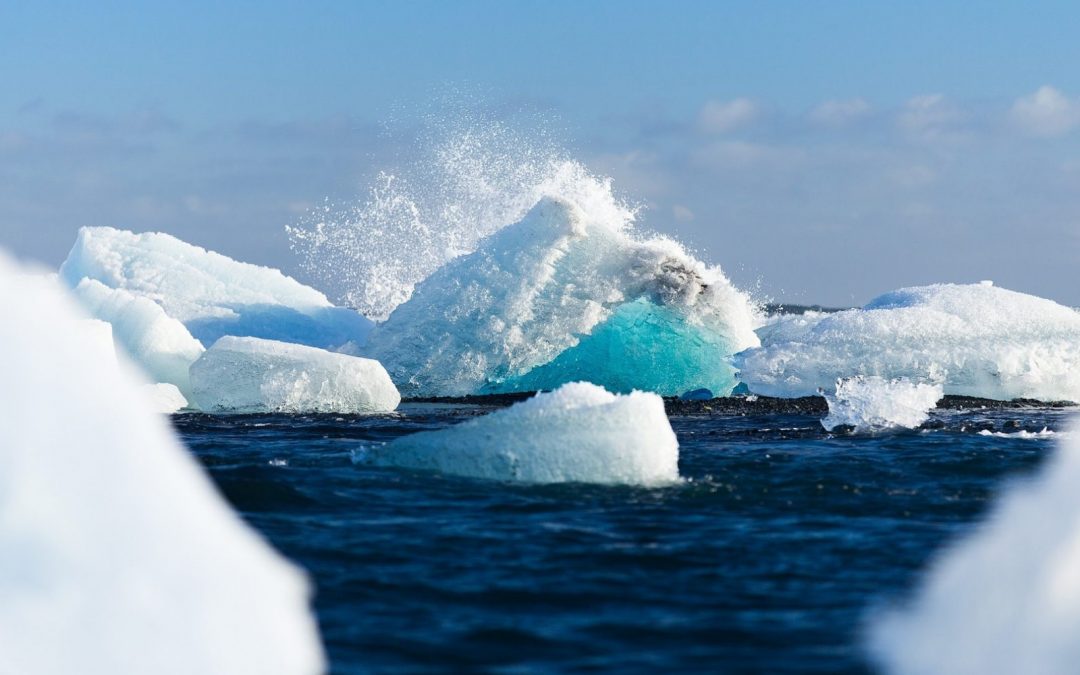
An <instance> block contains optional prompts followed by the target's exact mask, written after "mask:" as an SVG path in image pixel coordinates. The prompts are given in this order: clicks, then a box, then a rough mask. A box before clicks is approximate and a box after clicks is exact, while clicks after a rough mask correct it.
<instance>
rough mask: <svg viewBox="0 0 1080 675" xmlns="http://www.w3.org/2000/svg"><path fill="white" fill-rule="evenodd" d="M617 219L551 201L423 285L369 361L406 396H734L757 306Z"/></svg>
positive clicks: (376, 338) (375, 340) (386, 326)
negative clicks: (577, 386)
mask: <svg viewBox="0 0 1080 675" xmlns="http://www.w3.org/2000/svg"><path fill="white" fill-rule="evenodd" d="M609 198H610V197H609ZM619 213H621V212H620V211H618V210H612V209H600V208H594V209H592V210H586V209H583V208H581V207H580V206H579V205H577V204H575V203H572V202H570V201H567V200H564V199H556V198H551V197H545V198H544V199H541V200H540V202H539V203H538V204H537V205H536V206H535V207H533V209H532V210H531V211H529V213H528V214H527V215H526V216H525V218H523V219H522V220H521V221H519V222H517V223H515V224H513V225H510V226H507V227H505V228H503V229H502V230H500V231H498V232H496V233H495V234H493V235H491V236H490V237H488V238H487V239H485V240H483V241H482V242H480V246H479V248H478V250H476V251H475V252H473V253H471V254H470V255H467V256H463V257H460V258H457V259H455V260H452V261H450V262H449V263H447V264H445V265H444V266H442V267H441V268H439V269H438V270H437V271H436V272H435V273H434V274H432V275H431V276H430V277H428V278H427V279H426V280H424V281H423V282H421V283H420V284H419V285H418V286H417V287H416V289H415V291H414V292H413V294H412V297H411V298H410V299H409V300H408V302H405V303H404V304H402V305H400V306H398V307H397V309H395V310H394V312H393V313H392V314H391V315H390V317H389V319H387V321H386V322H384V323H382V324H380V325H379V326H378V327H377V328H376V329H375V331H374V332H373V333H372V335H371V338H370V342H369V345H368V348H367V350H366V352H365V353H366V354H368V355H370V356H372V357H374V358H377V359H379V361H381V362H382V363H383V364H384V365H385V366H386V368H387V370H388V371H389V372H390V374H391V377H393V379H394V381H395V382H396V383H397V384H398V386H399V387H400V388H401V389H402V391H403V392H405V393H406V394H408V395H463V394H475V393H495V392H508V391H531V390H537V389H553V388H555V387H557V386H559V385H562V384H565V383H566V382H571V381H575V380H588V381H590V382H595V383H597V384H600V385H603V386H605V387H607V388H609V389H612V390H614V391H621V392H624V391H631V390H633V389H642V390H647V391H654V392H658V393H661V394H671V395H678V394H681V393H682V392H685V391H687V390H690V389H697V388H708V389H710V390H712V391H714V392H717V393H719V394H721V395H723V394H726V393H727V392H730V391H731V389H732V387H733V386H734V385H735V377H734V370H733V368H732V366H731V365H730V363H729V361H728V357H729V356H730V355H731V354H733V353H735V352H737V351H740V350H742V349H745V348H747V347H751V346H754V345H756V344H757V337H756V335H755V334H754V331H753V328H754V325H755V321H756V314H755V310H754V308H753V306H752V304H751V302H750V301H749V300H748V298H747V297H746V296H745V295H744V294H743V293H741V292H739V291H738V290H736V289H735V288H734V287H733V286H732V285H731V284H730V283H729V282H728V280H727V279H726V278H725V277H724V276H723V274H722V273H721V271H720V270H719V268H716V267H707V266H706V265H704V264H703V263H701V262H699V261H698V260H696V259H694V258H693V257H691V256H690V255H689V254H687V253H686V252H685V251H684V250H683V249H682V247H680V246H679V245H678V244H676V243H675V242H672V241H669V240H664V239H652V240H648V241H641V240H637V239H635V238H633V237H632V236H630V233H629V231H628V228H629V222H628V220H626V219H624V218H623V217H621V216H620V217H616V216H617V214H619ZM594 214H598V215H594ZM612 214H616V215H612ZM601 216H602V217H601ZM626 217H628V216H626Z"/></svg>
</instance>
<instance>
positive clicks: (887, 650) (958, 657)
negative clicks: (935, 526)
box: [868, 432, 1080, 675]
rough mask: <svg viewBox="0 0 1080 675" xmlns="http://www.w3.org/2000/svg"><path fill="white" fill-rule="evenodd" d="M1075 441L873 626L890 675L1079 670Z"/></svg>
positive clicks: (1050, 674)
mask: <svg viewBox="0 0 1080 675" xmlns="http://www.w3.org/2000/svg"><path fill="white" fill-rule="evenodd" d="M1077 485H1080V436H1076V434H1075V432H1072V433H1070V434H1068V435H1065V442H1064V443H1063V444H1062V445H1061V446H1060V447H1059V448H1058V450H1057V452H1056V453H1055V454H1054V455H1053V456H1052V457H1051V458H1050V459H1048V460H1047V463H1046V465H1044V467H1043V468H1042V469H1041V470H1040V472H1039V474H1038V475H1037V476H1036V477H1035V478H1034V479H1029V480H1027V481H1023V482H1020V483H1017V484H1015V485H1013V486H1012V487H1011V488H1010V489H1009V490H1007V491H1006V493H1005V495H1004V497H1002V499H1001V500H1000V501H999V503H998V504H997V505H996V506H995V507H994V509H993V511H992V512H991V514H990V515H989V517H988V518H987V519H986V521H985V522H983V523H982V524H981V525H979V526H978V527H977V528H976V529H975V531H974V532H973V533H972V534H970V535H968V536H966V537H965V538H964V539H962V540H961V541H960V542H959V543H958V544H956V545H954V546H953V547H951V548H949V549H947V550H946V551H945V552H944V554H943V555H941V556H939V558H938V559H937V561H936V562H935V563H933V564H932V565H931V566H930V568H929V570H928V571H927V574H926V576H925V578H924V580H923V581H922V583H921V586H920V588H919V589H918V590H917V591H916V593H915V595H914V598H913V599H912V600H911V601H910V602H909V603H908V604H906V605H904V606H901V607H896V608H893V609H890V610H888V611H884V612H880V613H878V614H877V615H875V616H873V617H871V618H872V620H871V623H870V630H869V634H868V637H869V640H868V647H869V650H870V652H871V655H872V656H873V657H874V658H875V659H876V660H877V662H878V664H879V665H880V666H881V667H882V670H883V671H884V672H886V673H892V674H894V675H907V674H911V675H919V674H922V673H935V674H937V673H940V674H941V675H999V674H1000V675H1011V674H1012V673H1039V674H1040V675H1068V674H1071V673H1075V672H1076V669H1077V664H1078V663H1080V640H1078V639H1077V635H1080V491H1078V490H1077V489H1076V486H1077Z"/></svg>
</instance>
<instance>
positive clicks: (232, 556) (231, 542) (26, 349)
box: [0, 255, 325, 675]
mask: <svg viewBox="0 0 1080 675" xmlns="http://www.w3.org/2000/svg"><path fill="white" fill-rule="evenodd" d="M0 315H3V317H4V320H3V321H0V372H2V373H3V377H4V385H5V386H4V389H3V393H2V394H0V466H3V471H0V495H2V502H3V505H2V507H0V597H2V598H3V602H0V672H3V673H35V674H37V675H52V674H56V675H66V674H68V673H90V674H96V673H164V674H171V673H176V674H178V675H179V674H181V673H184V674H187V673H207V674H222V675H225V674H232V673H268V674H282V675H285V674H289V675H292V674H295V675H300V674H314V673H319V672H322V671H323V670H324V668H325V662H324V658H323V654H322V649H321V647H320V645H319V639H318V633H317V628H316V623H315V620H314V618H313V616H312V614H311V611H310V609H309V606H308V587H307V584H306V581H305V579H304V577H303V575H302V574H301V573H300V572H299V571H298V570H297V569H296V568H294V567H293V566H292V565H290V564H288V563H286V562H285V561H284V560H283V559H282V558H280V557H279V556H278V555H277V554H275V553H274V552H273V550H271V549H270V548H269V547H268V546H267V545H266V544H265V543H264V542H263V540H262V539H260V538H259V537H258V536H257V535H256V534H255V533H254V531H253V530H251V529H250V528H249V527H248V526H247V525H245V524H244V523H243V521H242V520H241V519H240V518H239V517H238V516H236V515H235V514H234V513H233V512H232V511H231V510H230V509H229V507H228V506H227V505H226V503H225V501H224V500H223V499H222V498H221V496H220V495H219V494H218V492H217V490H216V489H215V488H214V487H213V486H212V485H211V483H210V481H209V480H208V479H207V478H206V476H205V474H204V473H203V472H202V470H201V468H200V467H199V466H198V464H197V463H196V462H195V461H194V460H193V459H192V458H191V457H190V456H189V455H188V454H187V452H186V451H185V450H184V449H183V447H182V446H181V445H180V443H179V441H178V440H177V439H176V437H175V435H174V434H173V432H172V430H171V429H170V427H169V425H168V423H167V422H166V421H165V420H164V419H162V418H161V417H160V416H159V415H157V414H156V413H154V412H153V410H152V409H151V408H150V406H149V403H148V402H147V401H146V396H145V394H144V393H143V392H141V391H140V389H139V386H140V385H139V383H138V382H139V381H138V379H137V378H136V377H135V375H134V374H133V373H132V372H131V371H130V370H129V366H128V365H127V364H126V363H125V362H123V361H121V362H120V364H119V366H118V365H117V363H116V360H115V358H113V357H112V354H111V353H110V352H111V351H112V345H111V344H110V343H109V342H106V341H104V340H94V339H89V340H88V339H86V336H87V335H98V336H99V337H102V336H105V335H107V334H108V333H107V332H106V331H102V330H96V329H95V328H93V327H100V326H101V324H100V323H92V322H87V321H85V320H80V319H79V318H78V317H80V316H81V313H80V312H79V311H78V309H77V308H76V305H75V303H74V301H72V300H71V299H70V298H69V297H67V296H66V294H65V293H62V292H58V289H57V287H56V284H55V283H54V282H50V281H49V280H48V279H47V278H44V277H35V276H31V275H25V274H21V273H19V272H18V270H17V269H16V268H15V266H14V265H13V264H12V263H10V262H9V261H8V260H7V259H6V257H4V256H2V255H0ZM88 327H91V328H90V332H87V328H88ZM106 328H107V326H106Z"/></svg>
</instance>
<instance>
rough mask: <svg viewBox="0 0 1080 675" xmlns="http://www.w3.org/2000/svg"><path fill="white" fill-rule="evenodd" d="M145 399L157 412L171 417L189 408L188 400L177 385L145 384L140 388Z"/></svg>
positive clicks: (165, 383) (164, 383)
mask: <svg viewBox="0 0 1080 675" xmlns="http://www.w3.org/2000/svg"><path fill="white" fill-rule="evenodd" d="M140 390H141V391H142V392H143V395H144V397H145V398H146V400H147V401H149V403H150V407H151V408H153V409H154V411H155V412H159V413H164V414H166V415H171V414H172V413H175V412H180V411H181V410H183V409H184V408H187V407H188V400H187V398H186V397H185V396H184V395H183V394H182V393H180V390H179V389H177V388H176V385H173V384H168V383H167V382H158V383H157V384H144V385H142V387H140Z"/></svg>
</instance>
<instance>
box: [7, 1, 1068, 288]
mask: <svg viewBox="0 0 1080 675" xmlns="http://www.w3.org/2000/svg"><path fill="white" fill-rule="evenodd" d="M222 4H224V3H209V2H190V3H186V4H179V3H175V4H172V3H170V4H166V3H153V4H151V3H30V2H18V1H16V2H11V1H10V0H8V1H0V83H2V86H0V245H2V246H4V247H7V248H10V249H13V250H15V252H16V253H18V254H20V255H23V256H26V257H31V258H37V259H41V260H43V261H45V262H47V263H50V264H56V263H58V262H60V261H61V260H62V259H63V257H64V255H65V254H66V251H67V249H68V247H69V246H70V244H71V242H72V240H73V239H74V233H75V230H76V229H77V228H78V227H79V226H81V225H105V224H108V225H114V226H118V227H125V228H130V229H135V230H147V229H158V230H165V231H168V232H172V233H174V234H176V235H178V236H180V237H182V238H185V239H188V240H190V241H193V242H196V243H199V244H202V245H205V246H209V247H212V248H217V249H219V250H221V251H222V252H225V253H227V254H229V255H233V256H235V257H238V258H241V259H245V260H250V261H253V262H259V263H264V264H271V265H275V266H279V267H282V268H284V269H285V270H286V271H289V272H295V271H296V269H295V268H296V263H297V261H296V259H295V257H294V256H293V255H292V254H291V252H290V251H289V249H288V240H287V237H286V236H285V233H284V227H285V226H286V225H288V224H291V223H294V222H296V221H297V220H298V219H299V218H301V217H302V215H303V213H304V212H305V210H306V209H308V208H310V207H311V206H312V205H314V204H318V203H319V202H320V201H321V200H322V199H323V198H324V197H330V198H333V199H336V200H347V199H350V198H357V199H359V198H363V196H364V195H365V191H366V185H367V184H368V181H370V179H371V176H372V175H373V174H374V172H376V171H377V170H379V169H380V168H383V167H385V166H392V165H393V163H394V162H395V161H397V160H398V159H400V157H401V155H402V154H403V153H406V152H407V149H405V148H404V145H407V144H404V143H403V142H402V140H401V138H402V135H401V134H397V135H394V136H392V137H388V136H387V134H386V133H385V129H386V126H387V124H388V123H389V124H391V125H392V126H395V128H399V129H400V128H409V127H410V125H418V124H420V123H421V118H422V114H421V111H423V112H424V113H430V112H431V111H432V110H433V108H437V107H438V106H439V101H440V100H442V99H443V97H445V96H446V92H447V91H448V90H453V91H458V92H465V94H464V97H465V98H468V99H469V100H471V101H472V102H473V105H475V106H476V107H477V108H478V109H483V110H485V111H487V113H486V114H494V115H498V114H500V113H499V111H519V110H525V111H532V112H534V113H538V114H540V115H542V116H543V117H544V119H546V120H549V121H550V120H556V122H555V123H554V124H549V126H553V127H555V128H557V129H558V134H559V136H560V138H559V142H560V143H561V144H562V145H564V146H565V147H566V148H567V150H568V151H569V152H570V153H571V154H572V155H574V156H575V157H577V158H578V159H580V160H581V161H583V162H584V163H586V164H587V165H588V166H590V167H591V168H593V169H594V170H595V171H597V172H601V173H605V174H608V175H611V176H612V177H613V178H614V183H615V186H616V189H618V190H619V191H620V193H622V194H624V195H625V196H626V197H627V198H629V199H631V200H634V201H636V202H641V203H644V204H645V205H646V207H647V208H646V209H645V211H644V212H643V214H642V221H643V224H644V225H645V226H647V227H649V228H651V229H656V230H660V231H664V232H670V233H673V234H675V235H677V236H678V237H680V238H681V239H683V240H684V241H687V242H688V243H689V244H691V245H693V246H694V247H696V248H698V249H699V250H700V251H701V252H702V255H703V256H704V257H706V258H707V259H708V260H709V261H710V262H716V263H719V264H721V265H723V266H724V268H725V269H726V270H728V271H729V273H730V274H731V275H732V276H733V277H734V278H735V280H736V281H737V282H738V283H740V284H741V285H744V286H758V285H760V288H761V289H762V290H763V291H765V292H767V293H769V294H771V295H773V296H774V297H776V298H779V299H787V300H790V301H804V302H824V303H829V304H852V303H861V302H864V301H866V300H868V299H869V298H870V297H872V296H873V295H876V294H877V293H879V292H883V291H885V290H889V289H891V288H894V287H897V286H901V285H910V284H916V283H927V282H931V281H939V280H940V281H971V280H978V279H982V278H992V279H995V280H996V281H997V282H998V283H999V284H1001V285H1006V286H1010V287H1013V288H1016V289H1018V290H1024V291H1028V292H1033V293H1037V294H1040V295H1044V296H1048V297H1052V298H1055V299H1057V300H1060V301H1063V302H1067V303H1070V304H1074V305H1080V286H1078V285H1077V284H1075V282H1074V280H1073V279H1074V271H1075V269H1076V268H1077V264H1078V263H1080V248H1078V244H1080V239H1078V235H1080V189H1078V188H1080V142H1078V140H1080V81H1078V80H1080V70H1078V69H1077V68H1076V67H1075V65H1076V64H1077V63H1080V40H1076V39H1075V26H1077V25H1080V7H1078V6H1077V5H1075V3H1066V2H1061V3H1050V2H1042V3H1026V4H1021V3H1014V4H1011V5H1005V4H1002V3H981V4H975V3H961V2H955V3H949V2H909V3H895V4H891V3H890V4H886V3H864V2H858V3H857V2H821V3H809V2H807V3H780V2H745V3H744V2H732V3H721V2H682V3H679V2H675V3H660V2H626V1H623V2H498V3H496V2H460V3H449V2H394V3H391V2H378V3H376V2H368V3H365V2H350V3H345V2H341V3H334V2H324V3H312V2H307V3H300V2H296V3H286V2H258V3H256V2H250V3H229V4H228V6H227V7H222V6H220V5H222ZM461 97H462V96H461V95H458V96H457V97H456V99H455V100H456V101H457V103H456V105H459V104H460V100H461ZM492 111H494V112H492ZM507 114H510V113H509V112H508V113H507ZM511 117H513V115H511ZM526 117H527V116H526ZM515 119H517V118H515ZM515 123H516V122H515ZM522 124H525V125H526V126H528V125H529V124H530V123H529V122H528V121H527V120H526V121H525V122H522Z"/></svg>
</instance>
